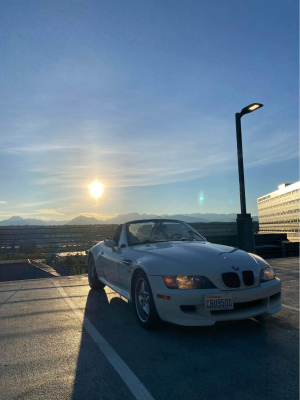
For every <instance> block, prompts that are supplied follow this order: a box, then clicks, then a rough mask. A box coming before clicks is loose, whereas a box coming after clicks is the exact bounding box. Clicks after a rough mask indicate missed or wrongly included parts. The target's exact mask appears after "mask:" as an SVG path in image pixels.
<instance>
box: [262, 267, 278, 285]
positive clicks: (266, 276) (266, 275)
mask: <svg viewBox="0 0 300 400" xmlns="http://www.w3.org/2000/svg"><path fill="white" fill-rule="evenodd" d="M275 276H276V275H275V272H274V270H273V269H272V268H271V267H268V268H265V269H262V270H261V271H260V281H261V282H266V281H270V280H271V279H274V278H275Z"/></svg>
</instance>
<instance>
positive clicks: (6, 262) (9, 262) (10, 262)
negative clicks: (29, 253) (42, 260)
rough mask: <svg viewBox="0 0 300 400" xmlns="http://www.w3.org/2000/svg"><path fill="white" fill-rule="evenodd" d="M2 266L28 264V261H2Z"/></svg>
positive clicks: (0, 262)
mask: <svg viewBox="0 0 300 400" xmlns="http://www.w3.org/2000/svg"><path fill="white" fill-rule="evenodd" d="M1 264H5V265H7V264H28V259H27V258H26V259H20V260H3V261H0V265H1Z"/></svg>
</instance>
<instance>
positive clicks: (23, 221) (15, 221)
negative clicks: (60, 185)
mask: <svg viewBox="0 0 300 400" xmlns="http://www.w3.org/2000/svg"><path fill="white" fill-rule="evenodd" d="M150 218H171V219H179V220H181V221H185V222H188V223H189V222H235V221H236V214H213V213H205V214H201V213H193V214H173V215H169V214H163V215H160V216H159V215H155V214H139V213H129V214H120V215H118V216H116V217H113V218H109V219H106V220H105V221H103V220H99V219H97V218H94V217H86V216H84V215H80V216H78V217H76V218H73V219H72V220H71V221H44V220H41V219H36V218H22V217H18V216H14V217H11V218H9V219H6V220H3V221H0V226H9V225H14V226H17V225H42V226H49V225H96V224H123V223H124V222H128V221H133V220H137V219H150ZM252 218H253V221H258V217H257V216H253V217H252Z"/></svg>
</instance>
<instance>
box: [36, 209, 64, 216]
mask: <svg viewBox="0 0 300 400" xmlns="http://www.w3.org/2000/svg"><path fill="white" fill-rule="evenodd" d="M36 214H47V215H65V214H62V213H60V212H58V211H56V210H37V212H36Z"/></svg>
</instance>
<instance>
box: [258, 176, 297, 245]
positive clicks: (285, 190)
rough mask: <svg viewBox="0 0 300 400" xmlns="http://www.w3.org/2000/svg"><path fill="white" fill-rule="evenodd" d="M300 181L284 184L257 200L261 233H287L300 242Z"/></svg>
mask: <svg viewBox="0 0 300 400" xmlns="http://www.w3.org/2000/svg"><path fill="white" fill-rule="evenodd" d="M299 204H300V181H299V182H296V183H284V184H282V185H279V186H278V190H276V191H275V192H272V193H269V194H267V195H265V196H262V197H259V198H258V199H257V206H258V219H259V233H286V234H287V238H288V240H289V241H292V242H299V241H300V235H299Z"/></svg>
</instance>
